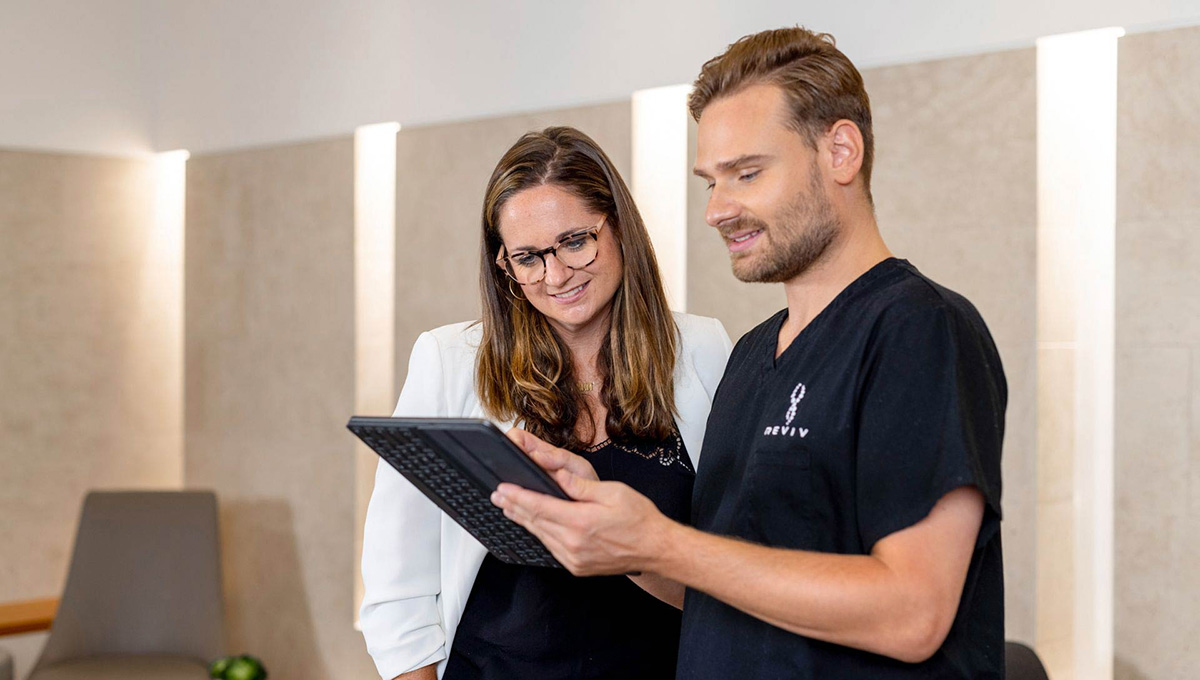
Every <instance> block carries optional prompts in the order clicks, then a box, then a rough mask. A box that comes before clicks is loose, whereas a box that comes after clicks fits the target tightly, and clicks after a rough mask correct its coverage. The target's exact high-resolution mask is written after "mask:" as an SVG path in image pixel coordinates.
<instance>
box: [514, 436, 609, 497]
mask: <svg viewBox="0 0 1200 680" xmlns="http://www.w3.org/2000/svg"><path fill="white" fill-rule="evenodd" d="M508 438H509V439H511V440H512V441H513V443H514V444H516V445H517V447H518V448H520V449H521V450H522V451H524V452H525V455H527V456H529V457H530V458H531V459H532V460H533V462H535V463H537V464H538V465H539V466H540V467H541V468H542V469H543V470H545V471H546V472H548V473H550V476H551V477H554V479H555V481H557V482H558V483H559V485H560V486H563V485H565V484H566V483H567V482H566V480H565V479H562V478H561V476H562V475H564V474H571V475H574V476H576V477H582V478H584V479H588V480H591V481H599V479H600V478H599V477H597V476H596V470H595V468H593V467H592V464H591V463H589V462H588V461H587V459H586V458H584V457H583V456H579V455H576V454H574V453H571V452H570V451H567V450H566V449H560V448H558V447H557V446H552V445H550V444H547V443H546V442H544V441H542V440H541V439H538V438H537V437H535V436H533V435H532V434H530V433H528V432H526V431H525V430H522V429H521V428H519V427H514V428H512V429H511V430H509V431H508Z"/></svg>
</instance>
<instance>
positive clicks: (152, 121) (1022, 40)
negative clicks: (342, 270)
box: [0, 0, 1200, 154]
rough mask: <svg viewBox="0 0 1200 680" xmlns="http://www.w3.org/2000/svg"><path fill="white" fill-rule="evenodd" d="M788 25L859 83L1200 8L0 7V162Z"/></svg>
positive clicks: (472, 87)
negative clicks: (5, 150)
mask: <svg viewBox="0 0 1200 680" xmlns="http://www.w3.org/2000/svg"><path fill="white" fill-rule="evenodd" d="M797 23H799V24H803V25H806V26H809V27H811V28H815V29H819V30H824V31H828V32H831V33H833V34H834V35H835V36H837V38H838V42H839V45H840V46H841V47H842V49H843V50H844V51H845V52H846V53H847V54H848V55H849V56H850V57H851V58H852V59H854V60H855V61H856V63H858V64H859V66H860V67H870V66H878V65H883V64H892V63H901V62H910V61H919V60H923V59H928V58H936V57H941V56H948V55H957V54H966V53H972V52H980V51H989V50H995V49H1004V48H1008V47H1019V46H1031V45H1033V41H1034V39H1036V38H1037V37H1039V36H1042V35H1052V34H1055V33H1064V32H1070V31H1076V30H1084V29H1088V28H1099V27H1103V26H1112V25H1120V26H1124V27H1126V28H1127V29H1129V30H1132V31H1136V30H1148V29H1155V28H1163V27H1170V26H1176V25H1188V24H1193V23H1200V0H1174V1H1170V0H1139V1H1137V2H1131V1H1128V0H1125V1H1117V0H969V1H964V0H904V1H901V0H859V1H858V2H828V0H826V1H823V2H811V1H808V0H790V1H785V0H764V1H761V2H752V1H750V0H694V1H685V0H658V1H650V0H641V1H633V0H607V1H604V2H596V1H584V0H522V1H519V2H516V1H503V0H493V1H484V0H481V1H476V2H461V1H459V2H455V1H453V0H447V1H442V2H437V1H435V0H425V1H423V2H413V1H411V0H350V1H343V2H335V1H334V0H254V1H252V2H245V1H234V0H205V1H204V2H194V1H189V0H89V2H86V3H85V2H77V1H72V0H41V1H40V2H36V3H35V2H25V1H23V0H0V147H22V148H37V149H62V150H72V151H90V152H99V153H117V154H126V153H139V152H145V151H149V150H166V149H174V148H188V149H190V150H192V151H193V152H204V151H211V150H218V149H227V148H237V147H244V146H257V145H263V144H270V143H277V142H281V141H291V140H303V139H310V138H318V137H325V136H331V135H340V134H348V133H349V132H351V131H352V130H353V129H354V128H355V127H356V126H358V125H361V124H365V123H372V122H380V121H387V120H397V121H400V122H401V123H403V124H406V125H419V124H425V123H431V122H439V121H447V120H458V119H468V118H478V117H484V116H489V115H496V114H501V113H507V112H513V111H524V110H534V109H545V108H554V107H560V106H570V105H576V104H584V103H591V102H600V101H608V100H614V99H620V98H624V97H627V96H629V94H630V93H632V92H633V91H634V90H637V89H641V88H646V87H655V86H659V85H668V84H674V83H683V82H690V81H691V79H692V78H693V77H694V76H695V74H696V72H697V70H698V69H699V67H700V65H701V63H703V61H704V60H705V59H707V58H709V57H711V56H713V55H715V54H717V53H719V52H720V51H721V50H722V49H723V48H724V46H725V45H726V44H728V43H729V42H731V41H733V40H735V39H736V38H738V37H739V36H741V35H743V34H745V33H749V32H753V31H756V30H761V29H764V28H770V27H776V26H782V25H788V24H797Z"/></svg>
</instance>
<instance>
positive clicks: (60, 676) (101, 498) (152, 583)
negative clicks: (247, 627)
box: [29, 491, 224, 680]
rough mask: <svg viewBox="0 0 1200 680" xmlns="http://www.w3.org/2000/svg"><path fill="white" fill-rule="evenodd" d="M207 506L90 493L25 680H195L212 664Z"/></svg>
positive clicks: (216, 590) (210, 505)
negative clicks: (51, 616)
mask: <svg viewBox="0 0 1200 680" xmlns="http://www.w3.org/2000/svg"><path fill="white" fill-rule="evenodd" d="M222 609H223V605H222V599H221V561H220V551H219V547H218V540H217V499H216V496H214V495H213V494H212V493H211V492H195V491H178V492H177V491H165V492H146V491H133V492H93V493H90V494H88V496H87V499H86V500H85V501H84V504H83V514H82V517H81V519H80V521H79V531H78V533H77V534H76V535H75V550H74V553H73V554H72V556H71V569H70V572H69V573H68V575H67V585H66V588H65V589H64V590H63V594H62V598H61V600H60V603H59V607H58V614H57V616H56V617H55V620H54V625H53V626H52V627H51V629H50V638H49V639H48V640H47V641H46V646H45V648H44V649H43V650H42V655H41V658H39V659H38V661H37V663H36V664H35V665H34V670H33V674H32V675H30V676H29V680H76V679H83V678H87V679H88V680H109V679H110V678H111V679H112V680H116V679H117V678H120V679H121V680H139V679H142V678H145V679H146V680H149V679H151V678H153V679H155V680H193V679H194V680H203V679H204V678H207V677H208V671H207V664H208V662H210V661H211V660H213V659H215V658H217V657H218V656H221V655H222V652H223V650H224V627H223V623H222Z"/></svg>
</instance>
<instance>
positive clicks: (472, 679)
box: [443, 434, 695, 680]
mask: <svg viewBox="0 0 1200 680" xmlns="http://www.w3.org/2000/svg"><path fill="white" fill-rule="evenodd" d="M580 455H582V456H583V457H585V458H587V459H588V461H589V462H590V463H591V464H592V466H593V467H594V468H595V469H596V474H597V476H599V477H600V479H602V480H611V481H619V482H624V483H626V484H628V485H629V486H631V487H633V488H634V489H635V490H637V491H639V492H640V493H642V494H643V495H645V496H647V497H649V498H650V500H652V501H654V503H655V504H656V505H657V506H658V508H659V510H661V511H662V512H663V514H665V515H667V516H668V517H671V518H672V519H675V520H678V521H683V522H686V521H687V519H688V517H689V515H690V512H691V495H692V482H693V480H694V479H695V472H694V470H692V466H691V463H690V461H689V459H688V454H687V451H686V449H685V447H684V445H683V440H682V439H681V438H680V437H679V435H678V434H675V435H673V436H672V437H671V438H670V439H668V440H667V441H666V442H651V441H645V440H640V441H623V442H620V443H617V442H613V441H611V440H610V441H606V442H603V443H602V444H600V445H598V446H595V447H593V448H592V449H589V450H587V451H583V452H580ZM680 619H681V615H680V612H679V610H677V609H675V608H674V607H672V606H670V605H668V604H665V603H663V602H661V601H659V600H658V599H656V598H655V597H654V596H652V595H650V594H648V593H646V592H645V591H644V590H642V589H641V588H639V587H638V586H637V585H636V584H634V583H633V582H632V581H630V580H629V579H628V578H627V577H625V576H596V577H587V578H580V577H576V576H572V575H571V574H570V572H568V571H567V570H565V569H550V568H545V567H524V566H516V565H510V564H505V563H504V562H501V561H500V560H498V559H496V558H495V557H493V556H492V555H490V554H489V555H488V556H487V557H486V558H484V561H483V565H482V566H481V567H480V569H479V575H478V576H477V577H476V578H475V584H474V586H473V587H472V589H471V595H470V598H469V599H468V600H467V606H466V609H465V610H464V611H463V617H462V622H461V623H460V624H459V626H458V630H457V631H456V633H455V636H454V643H453V646H452V647H451V650H450V658H449V660H448V661H447V664H446V672H445V675H444V676H443V680H513V679H514V678H522V679H523V678H530V679H534V678H536V679H538V680H558V679H563V680H566V679H568V678H569V679H571V680H584V679H587V680H593V679H594V680H599V679H601V678H612V679H613V680H616V679H618V678H620V679H633V678H673V677H675V664H676V658H677V652H678V648H679V626H680Z"/></svg>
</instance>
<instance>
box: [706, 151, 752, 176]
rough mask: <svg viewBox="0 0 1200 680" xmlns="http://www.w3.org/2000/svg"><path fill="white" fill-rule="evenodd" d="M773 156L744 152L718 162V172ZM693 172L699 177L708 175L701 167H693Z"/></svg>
mask: <svg viewBox="0 0 1200 680" xmlns="http://www.w3.org/2000/svg"><path fill="white" fill-rule="evenodd" d="M771 158H772V156H771V155H769V154H765V153H754V154H744V155H741V156H738V157H737V158H731V159H729V160H727V161H721V162H720V163H717V172H728V171H729V170H734V169H737V168H740V167H741V166H743V165H752V164H754V163H761V162H763V161H766V160H770V159H771ZM692 174H693V175H696V176H698V177H708V175H707V174H705V172H704V171H703V170H701V169H700V168H692Z"/></svg>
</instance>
